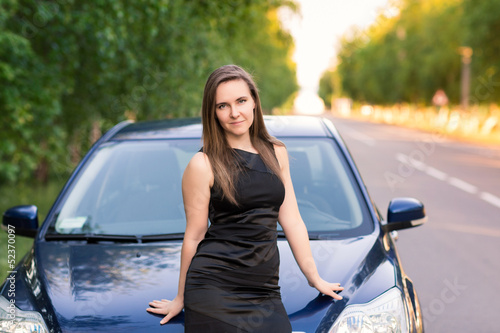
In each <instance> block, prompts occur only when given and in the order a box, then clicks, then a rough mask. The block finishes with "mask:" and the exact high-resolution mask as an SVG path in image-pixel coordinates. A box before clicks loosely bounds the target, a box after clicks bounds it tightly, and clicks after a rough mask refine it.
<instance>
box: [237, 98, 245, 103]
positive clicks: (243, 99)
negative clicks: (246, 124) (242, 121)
mask: <svg viewBox="0 0 500 333" xmlns="http://www.w3.org/2000/svg"><path fill="white" fill-rule="evenodd" d="M246 101H247V100H246V99H245V98H242V99H240V100H238V103H240V104H243V103H245V102H246Z"/></svg>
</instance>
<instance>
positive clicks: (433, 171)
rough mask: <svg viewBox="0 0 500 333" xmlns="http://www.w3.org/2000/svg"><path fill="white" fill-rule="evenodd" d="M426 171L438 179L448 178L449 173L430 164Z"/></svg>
mask: <svg viewBox="0 0 500 333" xmlns="http://www.w3.org/2000/svg"><path fill="white" fill-rule="evenodd" d="M425 173H426V174H428V175H429V176H431V177H434V178H436V179H439V180H443V181H444V180H446V178H448V175H447V174H446V173H445V172H443V171H439V170H438V169H435V168H433V167H430V166H428V167H427V168H426V169H425Z"/></svg>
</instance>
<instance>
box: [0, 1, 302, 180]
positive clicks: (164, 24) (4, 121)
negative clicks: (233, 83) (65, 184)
mask: <svg viewBox="0 0 500 333" xmlns="http://www.w3.org/2000/svg"><path fill="white" fill-rule="evenodd" d="M280 6H289V7H291V8H292V9H293V8H294V6H295V5H294V3H293V2H292V1H288V0H273V1H268V0H257V1H245V0H236V1H235V0H223V1H201V0H200V1H187V0H143V1H140V2H139V1H136V2H129V1H126V0H108V1H101V0H99V1H91V2H82V1H76V0H64V1H63V0H51V1H37V0H0V43H1V45H2V48H1V49H0V84H1V86H2V89H1V90H0V111H1V112H0V113H1V117H2V118H1V123H0V139H1V141H0V158H1V164H0V184H2V183H5V182H8V181H10V182H13V181H17V180H23V179H27V178H29V177H32V176H33V174H34V173H35V175H37V176H38V178H40V179H43V180H46V179H47V178H48V176H49V171H50V173H51V174H52V175H53V174H54V173H55V174H58V173H62V174H67V173H68V171H69V170H71V169H72V167H73V165H74V163H75V162H77V161H78V160H79V159H80V158H81V155H82V152H85V151H86V150H87V149H88V148H89V146H90V145H91V144H92V142H93V141H94V140H95V139H96V136H98V135H99V133H101V132H102V131H103V130H104V129H107V128H109V127H110V126H112V125H113V124H115V123H117V122H119V121H121V120H124V119H127V118H133V119H137V120H147V119H155V118H163V117H185V116H197V115H199V109H200V105H201V97H202V93H203V86H204V83H205V80H206V78H207V76H208V75H209V74H210V72H212V71H213V70H214V69H215V68H217V67H219V66H220V65H223V64H228V63H236V64H239V65H241V66H243V67H245V68H247V69H249V70H250V71H251V72H253V73H255V76H256V79H257V81H258V84H259V86H260V88H261V90H262V94H261V95H262V102H263V107H264V108H265V109H266V110H269V111H270V110H271V109H272V108H274V107H277V106H279V105H281V104H282V103H284V102H285V101H286V99H287V98H288V96H290V95H291V94H292V93H293V92H294V91H295V90H296V89H297V84H296V82H295V67H294V65H293V64H292V62H291V60H290V59H291V56H290V50H291V49H292V47H293V45H292V40H291V37H290V36H289V35H288V34H287V33H285V32H284V31H283V30H282V29H281V27H280V25H279V21H278V18H277V15H276V10H277V9H278V8H279V7H280Z"/></svg>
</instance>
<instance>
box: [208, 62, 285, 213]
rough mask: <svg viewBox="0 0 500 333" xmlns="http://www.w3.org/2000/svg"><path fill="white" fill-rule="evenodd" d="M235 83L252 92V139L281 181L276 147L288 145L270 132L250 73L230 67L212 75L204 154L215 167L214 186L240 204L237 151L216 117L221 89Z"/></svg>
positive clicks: (210, 78) (209, 78)
mask: <svg viewBox="0 0 500 333" xmlns="http://www.w3.org/2000/svg"><path fill="white" fill-rule="evenodd" d="M233 80H243V81H244V82H246V84H247V85H248V88H249V89H250V93H251V95H252V98H253V100H254V102H255V109H254V120H253V124H252V125H251V126H250V140H251V141H252V145H253V146H254V148H255V149H256V150H257V151H258V152H259V154H260V157H261V158H262V161H263V162H264V164H266V166H267V167H268V168H269V169H271V171H272V172H273V173H274V174H275V175H276V176H278V177H279V178H280V179H281V172H280V166H279V163H278V160H277V159H276V156H275V154H274V144H276V145H279V146H284V144H283V143H282V142H281V141H279V140H278V139H276V138H275V137H273V136H271V135H270V134H269V133H268V132H267V129H266V126H265V124H264V117H263V113H262V107H261V105H260V98H259V92H258V89H257V85H256V84H255V82H254V80H253V79H252V76H251V75H250V74H249V73H247V72H246V71H245V70H244V69H242V68H241V67H238V66H236V65H226V66H222V67H219V68H217V69H216V70H215V71H213V72H212V74H210V76H209V77H208V79H207V83H206V84H205V91H204V93H203V104H202V108H201V117H202V124H203V152H204V153H205V154H207V156H208V159H209V160H210V163H211V165H212V171H213V174H214V185H215V186H218V187H219V188H220V189H221V190H222V194H223V196H224V197H225V198H227V199H228V200H229V201H230V202H232V203H234V204H238V202H237V201H236V197H235V183H236V176H237V175H238V172H239V169H238V167H237V165H236V163H235V156H234V151H233V150H232V149H231V147H230V146H229V143H228V142H227V139H226V135H225V132H224V129H223V128H222V126H221V125H220V123H219V121H218V119H217V117H216V114H215V113H216V109H215V95H216V92H217V88H218V87H219V85H220V84H221V83H223V82H228V81H233Z"/></svg>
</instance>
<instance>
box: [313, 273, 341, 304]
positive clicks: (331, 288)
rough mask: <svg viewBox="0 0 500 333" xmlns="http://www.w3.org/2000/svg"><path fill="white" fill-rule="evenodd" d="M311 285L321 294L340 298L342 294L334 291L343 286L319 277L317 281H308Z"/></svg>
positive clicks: (339, 289)
mask: <svg viewBox="0 0 500 333" xmlns="http://www.w3.org/2000/svg"><path fill="white" fill-rule="evenodd" d="M309 285H310V286H311V287H314V288H316V289H318V291H319V292H320V293H322V294H325V295H328V296H331V297H333V298H334V299H337V300H341V299H342V296H340V295H338V294H337V293H336V291H342V290H344V287H341V286H340V283H330V282H327V281H325V280H323V279H322V278H319V279H318V281H317V282H315V283H314V284H313V283H309Z"/></svg>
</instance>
